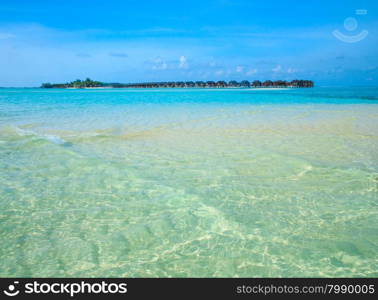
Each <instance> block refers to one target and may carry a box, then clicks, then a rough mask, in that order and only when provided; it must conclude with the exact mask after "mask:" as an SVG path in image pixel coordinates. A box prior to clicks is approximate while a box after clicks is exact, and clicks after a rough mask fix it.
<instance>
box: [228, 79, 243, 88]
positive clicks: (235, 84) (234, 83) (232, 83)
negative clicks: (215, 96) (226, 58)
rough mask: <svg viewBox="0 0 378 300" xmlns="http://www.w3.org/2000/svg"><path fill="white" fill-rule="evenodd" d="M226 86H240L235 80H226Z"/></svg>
mask: <svg viewBox="0 0 378 300" xmlns="http://www.w3.org/2000/svg"><path fill="white" fill-rule="evenodd" d="M228 86H232V87H238V86H240V84H239V82H237V81H236V80H231V81H229V82H228Z"/></svg>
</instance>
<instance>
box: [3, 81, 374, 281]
mask: <svg viewBox="0 0 378 300" xmlns="http://www.w3.org/2000/svg"><path fill="white" fill-rule="evenodd" d="M377 104H378V89H377V88H364V89H362V88H314V89H300V90H277V91H267V90H266V91H264V90H259V91H253V90H237V89H232V90H188V89H177V90H150V89H147V90H127V89H120V90H118V89H106V90H41V89H0V209H1V210H0V276H42V277H43V276H54V277H65V276H86V277H91V276H105V277H110V276H112V277H113V276H117V277H118V276H127V277H171V276H175V277H242V276H243V277H281V276H288V277H301V276H305V277H306V276H321V277H327V276H336V277H342V276H343V277H344V276H352V277H357V276H358V277H360V276H378V213H377V212H378V196H377V195H378V194H377V192H378V191H377V182H378V151H377V150H378V105H377Z"/></svg>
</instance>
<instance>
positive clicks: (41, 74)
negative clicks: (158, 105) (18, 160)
mask: <svg viewBox="0 0 378 300" xmlns="http://www.w3.org/2000/svg"><path fill="white" fill-rule="evenodd" d="M314 3H316V5H315V4H314ZM377 45H378V1H376V0H358V1H355V0H353V1H352V0H350V1H348V0H343V1H342V0H340V1H336V0H335V1H321V0H319V1H316V2H315V1H307V3H305V1H261V0H258V1H253V0H245V1H244V0H208V1H206V2H205V1H195V0H194V1H185V2H184V1H181V2H179V1H165V0H160V1H131V0H129V1H113V0H107V1H99V0H91V1H70V0H65V1H47V0H45V1H43V0H33V1H30V0H17V1H14V0H1V1H0V86H15V87H16V86H17V87H18V86H39V85H40V84H41V83H42V82H66V81H72V80H75V79H77V78H82V79H83V78H85V77H90V78H92V79H96V80H100V81H105V82H140V81H166V80H175V81H178V80H243V79H247V80H255V79H260V80H266V79H271V80H274V79H284V80H291V79H295V78H300V79H312V80H314V81H315V82H316V84H318V85H350V84H356V85H378V51H377V49H378V47H377Z"/></svg>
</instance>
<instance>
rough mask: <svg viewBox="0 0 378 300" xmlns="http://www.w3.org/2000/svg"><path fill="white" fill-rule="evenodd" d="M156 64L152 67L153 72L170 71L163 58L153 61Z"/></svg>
mask: <svg viewBox="0 0 378 300" xmlns="http://www.w3.org/2000/svg"><path fill="white" fill-rule="evenodd" d="M153 62H154V63H155V64H154V65H153V66H152V70H166V69H168V64H167V63H166V62H165V61H164V60H163V59H162V58H161V57H157V58H156V59H154V61H153Z"/></svg>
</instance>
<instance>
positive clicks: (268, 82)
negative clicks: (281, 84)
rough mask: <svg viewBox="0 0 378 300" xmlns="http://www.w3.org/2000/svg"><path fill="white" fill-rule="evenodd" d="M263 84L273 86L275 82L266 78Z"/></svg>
mask: <svg viewBox="0 0 378 300" xmlns="http://www.w3.org/2000/svg"><path fill="white" fill-rule="evenodd" d="M262 85H263V87H271V86H273V82H272V81H271V80H265V81H264V82H263V84H262Z"/></svg>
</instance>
